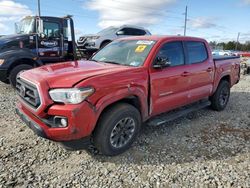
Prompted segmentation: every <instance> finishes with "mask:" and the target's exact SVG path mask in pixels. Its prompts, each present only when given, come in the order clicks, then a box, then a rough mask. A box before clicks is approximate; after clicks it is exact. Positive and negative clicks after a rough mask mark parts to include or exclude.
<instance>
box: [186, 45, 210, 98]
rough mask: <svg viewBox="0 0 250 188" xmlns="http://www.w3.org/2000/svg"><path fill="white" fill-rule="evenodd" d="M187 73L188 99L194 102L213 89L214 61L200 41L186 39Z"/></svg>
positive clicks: (206, 95) (204, 96)
mask: <svg viewBox="0 0 250 188" xmlns="http://www.w3.org/2000/svg"><path fill="white" fill-rule="evenodd" d="M184 44H185V49H186V55H187V64H188V69H187V75H186V78H187V79H189V85H188V90H189V93H188V100H189V101H190V102H194V101H197V100H200V99H203V98H206V97H208V96H209V95H210V93H211V92H212V89H213V80H214V71H215V70H214V63H213V60H212V59H211V58H209V55H208V51H207V47H206V44H205V43H204V42H201V41H186V42H185V43H184Z"/></svg>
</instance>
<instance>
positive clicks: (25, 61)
mask: <svg viewBox="0 0 250 188" xmlns="http://www.w3.org/2000/svg"><path fill="white" fill-rule="evenodd" d="M21 64H26V65H31V66H32V67H37V66H39V65H40V64H39V63H38V62H37V61H36V60H34V59H32V58H28V57H25V58H19V59H16V60H14V61H13V62H12V63H11V65H10V66H9V68H8V71H7V75H8V76H9V74H10V72H11V70H12V69H13V68H14V67H16V66H18V65H21Z"/></svg>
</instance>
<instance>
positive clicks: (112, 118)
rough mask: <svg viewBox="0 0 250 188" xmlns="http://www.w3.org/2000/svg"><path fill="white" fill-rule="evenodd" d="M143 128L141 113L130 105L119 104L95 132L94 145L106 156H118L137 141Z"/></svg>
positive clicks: (103, 116) (110, 110)
mask: <svg viewBox="0 0 250 188" xmlns="http://www.w3.org/2000/svg"><path fill="white" fill-rule="evenodd" d="M140 127H141V116H140V113H139V111H138V110H137V109H136V108H135V107H134V106H132V105H129V104H125V103H124V104H123V103H122V104H117V105H115V106H113V107H111V108H110V109H109V110H108V111H106V112H105V113H104V114H103V115H102V116H101V117H100V120H99V123H98V124H97V127H96V130H95V131H94V135H93V137H94V145H95V146H96V148H97V149H98V150H99V151H100V152H101V153H102V154H104V155H110V156H112V155H118V154H120V153H123V152H124V151H126V150H127V149H128V148H129V147H130V146H131V145H132V143H133V142H134V141H135V139H136V137H137V135H138V133H139V131H140Z"/></svg>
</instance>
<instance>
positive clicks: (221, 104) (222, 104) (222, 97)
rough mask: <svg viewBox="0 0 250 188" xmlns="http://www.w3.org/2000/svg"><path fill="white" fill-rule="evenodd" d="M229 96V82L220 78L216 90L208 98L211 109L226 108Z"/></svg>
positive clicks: (220, 109)
mask: <svg viewBox="0 0 250 188" xmlns="http://www.w3.org/2000/svg"><path fill="white" fill-rule="evenodd" d="M229 97H230V84H229V82H228V81H226V80H222V81H221V82H220V84H219V86H218V87H217V90H216V91H215V93H214V94H213V95H212V97H211V98H210V100H211V107H212V109H213V110H216V111H222V110H224V109H225V108H226V106H227V103H228V101H229Z"/></svg>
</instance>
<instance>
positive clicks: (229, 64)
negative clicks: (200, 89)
mask: <svg viewBox="0 0 250 188" xmlns="http://www.w3.org/2000/svg"><path fill="white" fill-rule="evenodd" d="M213 61H214V65H215V80H220V77H222V76H223V75H230V82H231V83H230V84H231V86H233V85H234V84H236V83H238V81H239V79H240V57H239V56H226V57H225V56H214V57H213ZM218 84H219V83H215V87H214V88H217V85H218Z"/></svg>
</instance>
